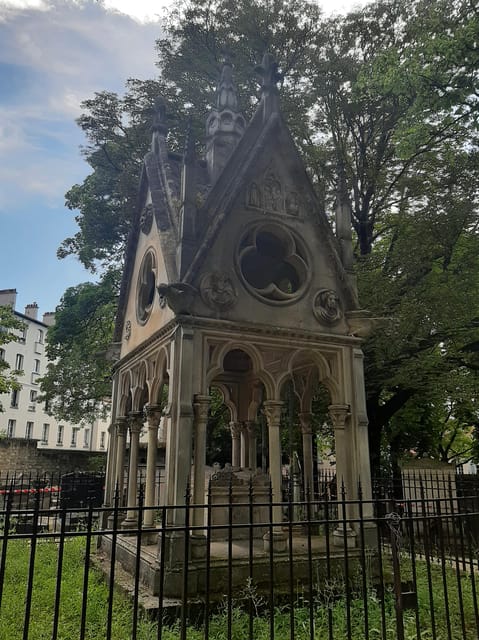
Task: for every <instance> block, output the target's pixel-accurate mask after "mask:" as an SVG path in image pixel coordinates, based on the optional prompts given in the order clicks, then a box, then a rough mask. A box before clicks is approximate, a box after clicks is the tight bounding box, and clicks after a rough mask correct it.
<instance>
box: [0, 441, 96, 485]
mask: <svg viewBox="0 0 479 640" xmlns="http://www.w3.org/2000/svg"><path fill="white" fill-rule="evenodd" d="M105 466H106V453H103V452H101V453H97V452H95V453H93V452H91V451H65V450H62V451H60V450H59V451H55V450H45V449H42V450H39V449H38V448H37V441H36V440H25V439H23V438H0V473H1V474H2V475H4V474H5V473H13V472H15V471H16V472H17V473H28V474H30V473H31V474H32V475H33V476H34V475H37V474H43V473H48V474H49V473H53V474H63V473H70V472H71V471H98V470H100V469H103V468H105Z"/></svg>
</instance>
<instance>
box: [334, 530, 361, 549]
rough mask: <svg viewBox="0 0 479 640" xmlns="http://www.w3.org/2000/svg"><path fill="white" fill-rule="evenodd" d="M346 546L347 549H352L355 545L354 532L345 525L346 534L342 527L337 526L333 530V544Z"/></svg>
mask: <svg viewBox="0 0 479 640" xmlns="http://www.w3.org/2000/svg"><path fill="white" fill-rule="evenodd" d="M345 544H346V546H347V548H348V549H354V548H355V547H356V532H355V531H353V530H352V529H350V528H349V527H346V534H345V533H344V529H343V528H342V527H338V528H337V529H336V530H335V531H333V546H334V547H343V548H344V546H345Z"/></svg>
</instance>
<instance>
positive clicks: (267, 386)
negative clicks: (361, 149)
mask: <svg viewBox="0 0 479 640" xmlns="http://www.w3.org/2000/svg"><path fill="white" fill-rule="evenodd" d="M257 71H258V73H259V76H260V78H261V99H260V101H259V104H258V107H257V109H256V111H255V113H254V115H253V117H252V119H251V121H250V122H249V123H248V122H246V121H245V118H244V117H243V115H242V114H241V113H240V112H239V109H238V101H237V95H236V90H235V87H234V84H233V79H232V65H231V64H230V63H229V62H226V63H225V64H224V66H223V70H222V74H221V79H220V81H219V85H218V89H217V93H216V104H215V106H214V107H213V108H212V109H211V112H210V114H209V116H208V118H207V121H206V145H205V148H206V152H205V155H204V157H197V156H196V154H195V144H194V140H192V139H191V136H190V137H189V139H188V140H187V143H186V148H185V151H184V153H183V154H178V153H172V152H170V151H169V149H168V146H167V123H166V118H165V106H164V105H163V104H162V103H161V101H159V102H158V103H157V105H156V111H155V118H154V123H153V135H152V143H151V149H150V151H149V152H148V153H147V154H146V156H145V158H144V162H143V169H142V173H141V179H140V185H139V208H138V211H137V214H136V217H135V219H134V222H133V227H132V232H131V235H130V238H129V243H128V249H127V257H126V266H125V272H124V277H123V283H122V288H121V294H120V301H119V308H118V316H117V326H116V343H117V346H118V349H119V359H118V361H117V362H116V365H115V376H114V391H113V412H114V420H113V423H112V428H111V433H110V445H109V453H108V455H109V459H108V469H107V488H106V504H107V505H108V504H112V500H113V492H114V488H115V486H118V487H119V489H120V494H122V493H125V494H126V496H127V498H126V504H125V519H124V521H123V522H122V525H121V526H122V527H123V528H124V529H125V533H127V530H128V528H135V527H137V520H138V515H137V512H136V511H134V510H133V508H134V507H135V506H136V505H137V499H138V498H137V494H138V486H137V477H138V475H137V467H138V455H139V440H140V432H141V431H142V430H143V429H146V430H147V434H148V448H147V460H146V482H145V505H146V507H153V506H155V505H156V504H157V503H158V502H159V501H161V502H162V503H163V504H166V505H168V506H173V505H182V504H184V503H185V495H186V493H187V487H188V488H189V487H191V498H190V500H191V503H192V504H193V505H195V504H196V505H203V504H204V503H205V500H206V498H205V487H206V484H207V483H206V482H205V450H206V442H207V438H208V432H207V424H208V411H209V405H210V389H211V388H212V387H216V388H218V389H219V390H220V391H221V393H222V395H223V398H224V402H225V404H226V405H227V407H228V408H229V411H230V429H231V438H232V456H231V458H232V459H231V468H230V473H231V475H232V476H233V477H235V478H236V479H237V482H236V483H235V486H238V487H239V486H241V482H242V480H241V479H242V478H244V475H245V473H246V474H248V473H249V474H250V476H253V478H256V479H257V483H256V486H257V488H258V495H261V500H264V499H265V496H269V495H272V499H273V503H274V506H273V509H272V513H273V520H274V522H275V523H276V524H277V525H280V524H281V522H282V520H283V518H284V512H283V510H282V509H281V507H280V506H278V505H277V504H276V503H279V502H280V501H281V499H282V466H281V461H282V450H281V449H282V446H281V438H280V418H281V412H282V409H283V406H284V388H285V385H290V387H291V384H292V387H293V389H294V393H295V395H296V398H297V405H299V422H300V425H301V433H302V436H301V437H302V459H303V466H302V474H303V486H304V491H305V495H308V490H309V489H310V488H311V487H312V484H313V470H314V460H313V431H312V422H311V419H312V414H311V402H312V398H313V395H314V393H315V389H317V387H318V385H319V384H321V385H323V386H324V387H325V388H326V389H327V391H328V393H329V398H330V404H329V415H330V418H331V421H332V424H333V427H334V437H335V458H336V470H337V478H338V481H340V482H341V483H344V488H345V491H346V494H347V496H348V498H351V499H354V498H356V497H357V481H358V479H359V478H360V479H361V484H362V493H363V496H364V497H365V498H366V499H367V498H368V497H370V494H371V487H370V470H369V454H368V433H367V416H366V406H365V392H364V379H363V354H362V351H361V336H362V335H363V334H364V332H365V330H366V329H367V326H368V323H369V321H368V319H367V314H365V313H363V312H361V311H360V310H359V306H358V299H357V291H356V286H355V279H354V275H353V265H352V261H353V256H352V240H351V221H350V209H349V207H348V204H347V202H345V201H344V199H342V198H338V202H337V206H336V212H335V214H336V224H335V230H336V231H335V233H334V232H333V230H332V227H331V225H330V223H329V222H328V219H327V217H326V214H325V212H324V211H323V210H322V208H321V206H320V204H319V202H318V199H317V196H316V195H315V191H314V189H313V186H312V184H311V181H310V179H309V177H308V175H307V172H306V170H305V167H304V164H303V162H302V159H301V157H300V155H299V153H298V150H297V148H296V146H295V144H294V141H293V139H292V136H291V133H290V131H289V130H288V127H287V125H286V123H285V121H284V119H283V117H282V115H281V110H280V98H279V91H278V88H277V84H278V81H279V78H280V76H279V73H278V69H277V65H276V63H275V62H274V60H273V59H272V57H271V56H270V55H268V54H266V55H265V56H264V58H263V61H262V64H261V65H260V66H259V67H258V69H257ZM260 412H261V415H262V416H264V420H265V422H266V425H267V458H268V465H267V482H266V483H265V482H264V474H263V477H261V474H260V473H259V472H257V471H256V466H257V464H256V461H257V447H258V416H259V413H260ZM160 427H161V428H160ZM127 443H129V444H128V450H129V455H128V479H127V480H126V478H125V474H124V467H125V461H126V459H127V458H126V451H127ZM159 443H160V446H163V447H164V448H165V450H166V453H165V481H164V490H163V491H162V495H161V496H159V495H158V492H157V489H156V482H155V470H156V466H157V451H158V444H159ZM253 484H254V483H253ZM265 486H267V487H268V488H267V490H266V489H265ZM269 486H271V489H269ZM126 487H127V491H126ZM128 508H130V509H128ZM365 515H367V514H365ZM184 517H185V511H184V510H182V509H177V510H170V511H168V522H167V525H168V526H170V525H171V526H172V527H173V526H181V525H182V524H183V519H184ZM154 518H155V511H154V510H153V509H147V510H146V511H145V514H144V523H143V524H144V526H145V527H151V526H152V525H153V524H154ZM204 523H205V512H204V510H203V509H193V510H192V524H193V525H195V526H202V525H204ZM197 531H198V530H197ZM270 532H271V529H270ZM268 535H269V534H268V532H266V534H265V540H264V544H265V545H269V544H272V545H273V548H275V549H278V551H281V550H282V549H284V545H285V541H284V539H283V538H284V536H283V535H282V532H281V526H278V527H277V528H275V529H274V534H273V540H270V539H269V538H268ZM340 535H341V539H343V537H344V532H340ZM347 536H350V538H351V545H352V546H354V536H355V532H354V530H353V527H352V528H351V530H348V531H347ZM125 537H126V536H125ZM173 537H174V536H173ZM195 537H196V540H195V541H194V544H193V545H192V549H193V554H192V556H193V557H192V562H194V558H195V557H198V558H199V557H201V555H202V544H203V542H204V540H203V541H202V539H201V538H202V536H201V535H198V533H197V534H196V536H195ZM165 548H166V551H167V553H168V562H169V566H174V564H175V561H176V560H178V562H180V560H181V553H182V551H181V545H176V544H168V545H167V546H166V547H165Z"/></svg>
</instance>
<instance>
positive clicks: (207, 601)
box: [205, 478, 213, 640]
mask: <svg viewBox="0 0 479 640" xmlns="http://www.w3.org/2000/svg"><path fill="white" fill-rule="evenodd" d="M212 516H213V514H212V511H211V478H210V479H209V481H208V495H207V505H206V581H205V584H206V594H205V640H208V638H209V637H210V584H211V583H210V570H211V534H212V528H211V523H212Z"/></svg>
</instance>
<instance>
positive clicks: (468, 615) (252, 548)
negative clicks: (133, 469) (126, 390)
mask: <svg viewBox="0 0 479 640" xmlns="http://www.w3.org/2000/svg"><path fill="white" fill-rule="evenodd" d="M16 480H18V478H16ZM43 480H45V478H44V479H43ZM50 480H52V479H50ZM68 480H72V478H69V479H68ZM81 480H82V481H81V482H80V481H79V482H78V484H75V483H74V482H71V483H70V485H68V483H67V482H66V481H64V482H62V481H61V479H60V481H58V482H57V483H56V484H53V482H48V483H45V482H39V481H38V478H35V480H34V481H33V479H32V482H31V485H30V486H27V484H28V483H27V482H26V481H25V478H23V480H22V482H23V485H22V486H21V487H20V486H19V483H18V482H17V483H16V484H15V483H14V482H13V478H10V485H9V486H7V485H6V484H5V483H3V484H1V486H2V491H3V493H0V497H1V502H0V506H1V507H2V508H1V510H0V537H1V551H0V638H8V639H9V640H10V639H12V640H14V639H15V638H22V639H28V638H32V639H34V640H35V639H37V638H38V639H40V638H52V639H53V640H56V639H60V638H65V639H68V640H75V639H76V638H79V639H87V638H88V639H92V638H93V639H95V640H96V639H97V638H98V639H101V638H105V639H107V640H122V639H123V638H125V639H126V638H128V639H129V638H134V639H136V638H138V639H143V638H145V639H146V638H158V639H165V640H173V638H174V639H178V638H179V639H180V640H187V639H191V640H193V639H195V640H196V639H199V638H205V639H207V640H208V639H215V640H220V639H228V640H229V639H233V640H241V639H243V638H245V639H253V638H254V639H255V640H256V639H262V638H264V639H277V640H283V639H288V640H294V639H298V640H300V639H301V640H303V639H304V640H312V639H321V640H322V639H328V640H343V639H348V640H352V639H358V640H359V639H369V638H371V639H376V638H377V639H381V640H392V639H396V638H397V639H399V640H405V639H406V638H407V639H408V640H409V639H417V640H424V639H429V638H433V639H435V640H446V639H447V640H456V639H458V640H459V639H462V640H469V639H471V640H472V639H473V638H474V639H477V638H478V637H479V611H478V593H477V589H478V583H477V581H478V578H479V527H478V522H479V497H478V493H477V491H476V490H474V491H470V492H467V491H466V492H461V491H459V490H458V487H457V486H452V483H451V481H450V480H449V481H447V482H444V483H443V482H442V481H441V482H438V483H436V484H434V483H433V482H432V479H431V478H429V479H428V482H426V479H424V478H420V477H417V478H415V479H410V480H411V484H410V486H409V488H408V486H406V485H402V486H401V487H398V486H393V485H394V483H392V482H390V481H387V482H382V483H375V489H374V493H375V497H374V498H373V499H372V500H365V499H363V497H362V494H361V488H360V487H359V492H358V498H357V499H355V500H352V499H349V498H348V496H347V495H346V493H345V491H344V487H342V486H340V487H339V488H338V489H335V491H334V492H332V491H329V490H328V491H323V493H322V494H321V495H320V496H319V495H318V492H316V491H315V495H314V497H309V496H306V497H303V499H301V500H293V491H288V490H286V491H285V495H284V500H283V501H282V502H281V503H274V504H273V502H272V500H271V488H270V487H266V490H265V491H262V492H260V493H255V487H254V485H253V482H252V481H251V482H250V484H249V486H247V487H246V491H243V492H242V493H241V494H238V492H237V491H236V489H235V485H234V484H233V482H232V481H231V482H230V483H229V484H225V486H224V487H222V492H220V495H218V492H217V493H216V494H215V493H214V491H213V489H212V487H211V484H210V486H209V488H208V491H207V493H206V495H205V503H204V504H201V505H195V504H192V503H191V494H190V491H189V490H188V491H187V494H186V496H185V502H184V504H183V505H177V506H175V507H167V506H164V505H158V506H155V507H146V506H144V500H143V492H142V490H141V485H140V492H139V495H138V501H137V502H138V504H137V505H136V506H135V507H134V508H133V507H131V508H129V509H126V507H125V506H124V505H123V503H122V497H121V496H119V495H118V494H116V495H115V497H114V500H113V504H111V505H108V506H105V505H101V502H100V503H99V502H98V499H97V497H96V494H95V493H94V492H93V491H92V492H91V494H90V496H89V498H88V497H87V498H85V497H84V489H85V487H88V486H90V488H91V487H92V486H95V487H96V486H97V485H96V484H95V483H97V481H98V484H100V485H101V483H102V481H103V480H102V477H101V474H100V475H99V476H98V477H97V476H91V477H90V476H89V477H88V480H87V476H83V477H82V478H81ZM89 480H92V483H91V484H89ZM67 486H68V487H69V489H68V491H70V493H69V500H63V501H62V500H61V496H62V494H63V492H65V493H67V492H68V491H67V489H66V488H67ZM318 486H319V485H318ZM48 488H50V489H51V490H50V491H48V490H47V489H48ZM56 488H58V491H57V489H56ZM19 489H20V490H21V493H17V490H19ZM24 491H27V493H24ZM82 491H83V493H82ZM80 493H81V495H82V496H83V497H82V498H81V499H79V498H78V495H79V494H80ZM72 494H73V495H72ZM77 494H78V495H77ZM52 496H53V497H55V500H53V498H52ZM47 497H48V499H47ZM57 498H58V499H57ZM278 513H279V514H280V516H281V517H280V518H279V520H278ZM151 516H152V517H151ZM150 522H153V524H152V525H151V524H147V525H145V523H150Z"/></svg>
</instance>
